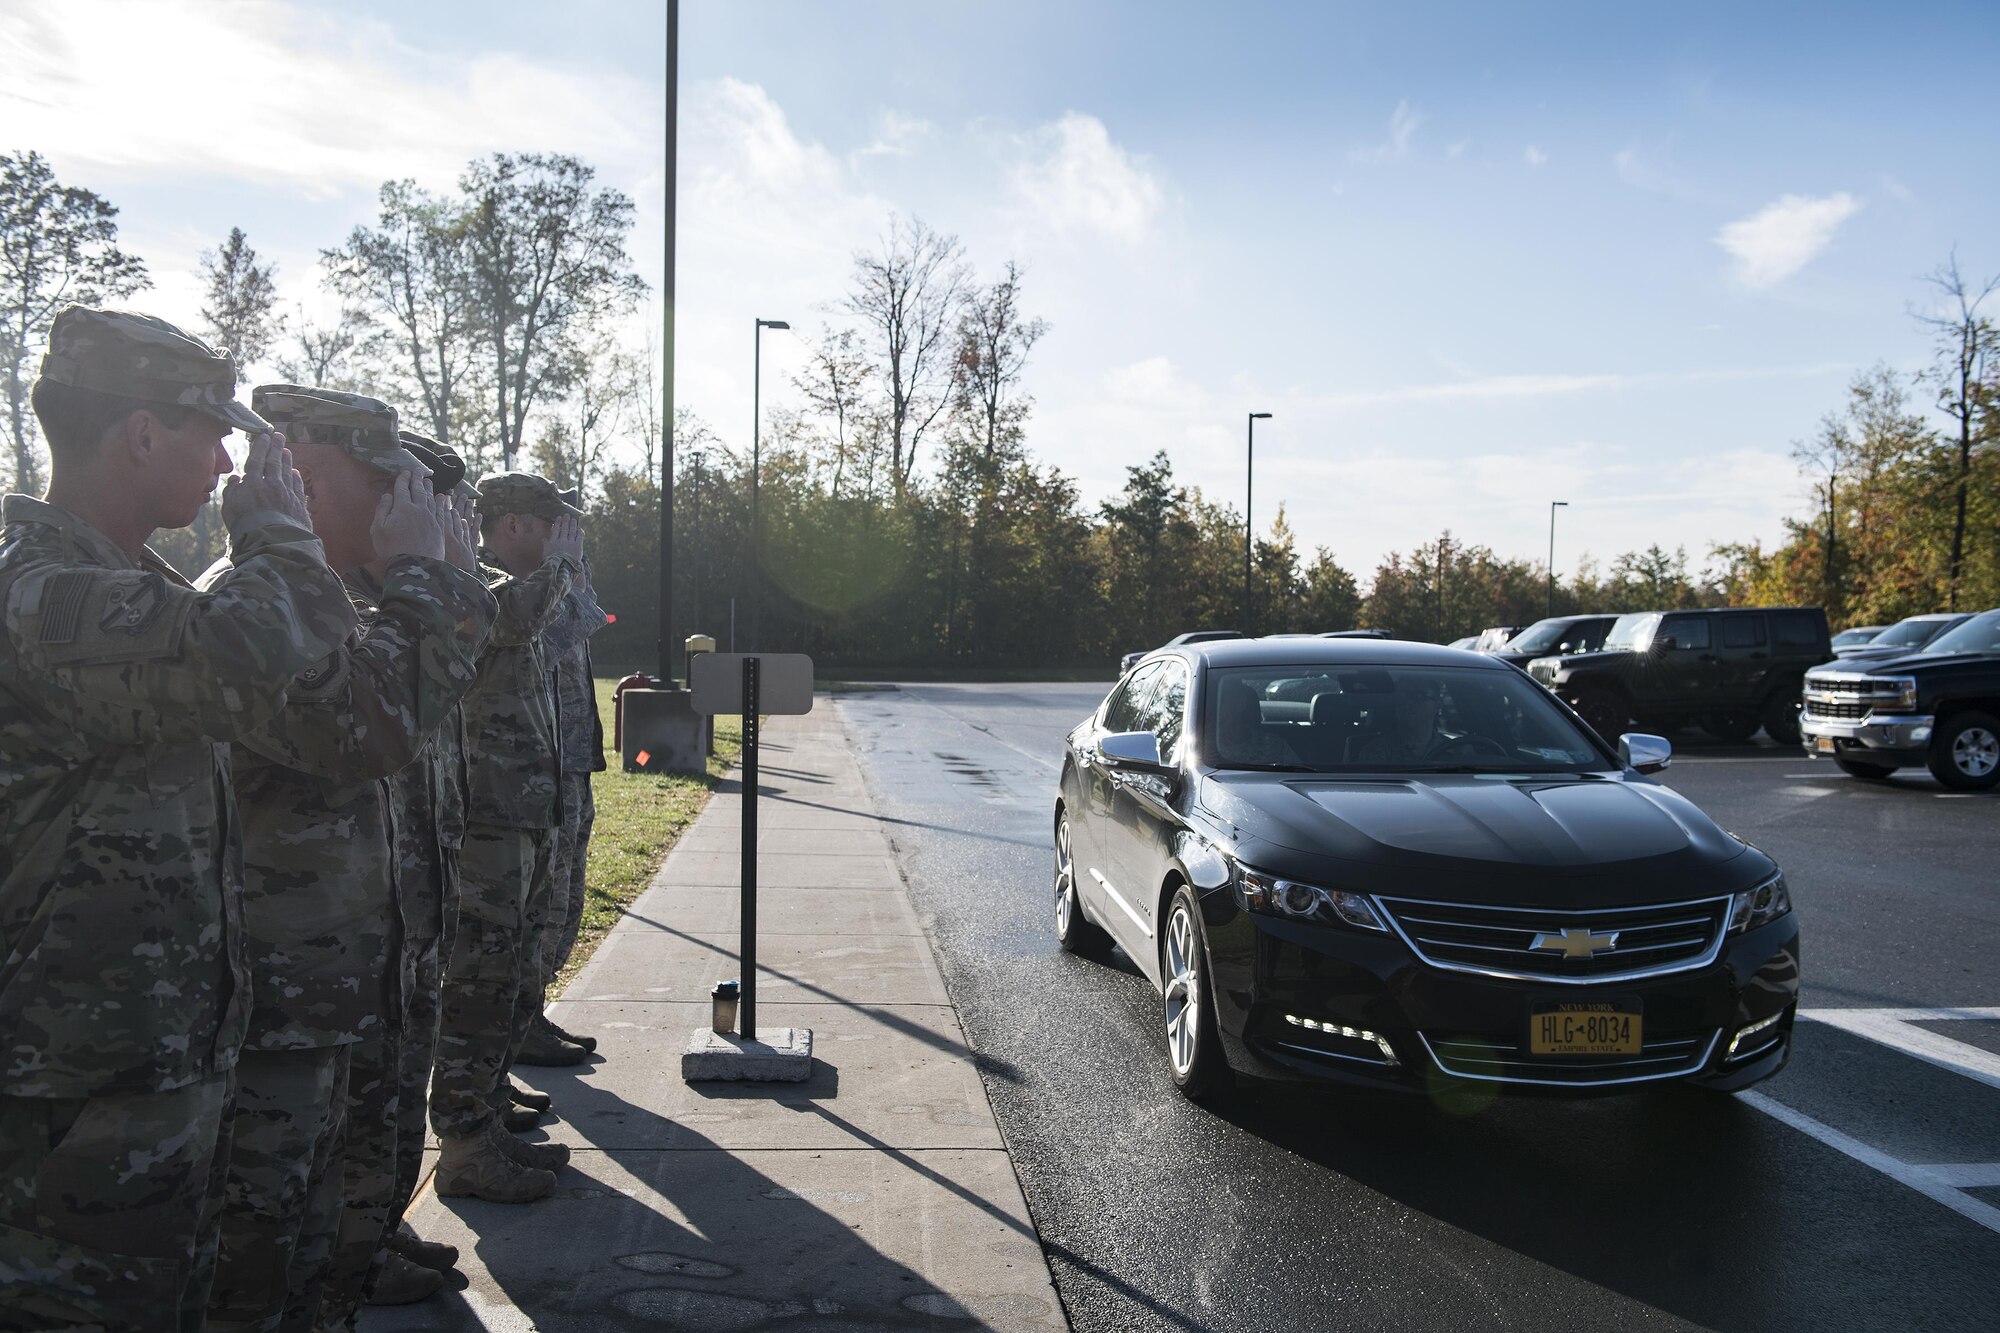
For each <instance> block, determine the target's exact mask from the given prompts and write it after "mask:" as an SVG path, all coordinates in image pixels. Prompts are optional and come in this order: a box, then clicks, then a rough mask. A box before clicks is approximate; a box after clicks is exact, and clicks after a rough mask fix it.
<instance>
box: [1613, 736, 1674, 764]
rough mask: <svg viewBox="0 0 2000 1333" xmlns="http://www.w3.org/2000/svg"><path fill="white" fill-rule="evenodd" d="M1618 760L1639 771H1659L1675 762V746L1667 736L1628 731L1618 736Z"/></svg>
mask: <svg viewBox="0 0 2000 1333" xmlns="http://www.w3.org/2000/svg"><path fill="white" fill-rule="evenodd" d="M1618 762H1619V763H1621V764H1623V765H1625V767H1627V768H1629V769H1631V770H1633V771H1634V772H1637V773H1657V772H1659V771H1660V770H1661V769H1663V768H1665V767H1666V766H1667V765H1669V764H1671V763H1673V762H1674V747H1673V744H1672V742H1670V741H1668V740H1667V738H1666V737H1665V736H1648V735H1647V734H1646V733H1645V732H1643V731H1628V732H1626V733H1625V734H1624V735H1623V736H1620V737H1619V738H1618Z"/></svg>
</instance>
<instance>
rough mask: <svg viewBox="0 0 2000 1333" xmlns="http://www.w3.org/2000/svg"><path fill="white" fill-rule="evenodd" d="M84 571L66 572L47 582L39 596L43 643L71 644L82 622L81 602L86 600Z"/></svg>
mask: <svg viewBox="0 0 2000 1333" xmlns="http://www.w3.org/2000/svg"><path fill="white" fill-rule="evenodd" d="M90 583H91V574H90V571H89V570H87V569H66V570H64V571H63V572H62V573H60V574H58V575H56V576H55V577H54V578H52V579H50V580H49V582H48V586H47V587H46V588H45V589H44V590H43V593H42V632H41V636H40V637H41V641H42V642H43V643H74V642H76V627H77V625H78V624H79V623H80V622H81V621H82V620H83V603H84V599H85V598H87V597H89V596H90Z"/></svg>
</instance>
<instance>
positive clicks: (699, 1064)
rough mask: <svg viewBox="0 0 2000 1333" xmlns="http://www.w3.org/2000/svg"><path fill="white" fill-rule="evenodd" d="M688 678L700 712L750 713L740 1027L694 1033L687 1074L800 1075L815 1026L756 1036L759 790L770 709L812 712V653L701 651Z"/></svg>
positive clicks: (684, 1063) (746, 723)
mask: <svg viewBox="0 0 2000 1333" xmlns="http://www.w3.org/2000/svg"><path fill="white" fill-rule="evenodd" d="M688 679H689V685H690V686H691V693H690V697H691V699H692V700H693V704H694V710H695V712H697V713H705V714H708V715H709V716H711V717H713V716H714V715H715V714H717V713H723V714H731V713H734V714H739V715H741V716H742V718H743V760H742V764H743V769H742V771H743V866H742V872H741V878H740V881H739V882H740V884H741V886H742V890H741V905H740V909H739V910H740V914H741V915H740V922H741V933H740V936H739V938H738V941H737V965H738V966H739V968H740V969H741V971H742V975H741V977H740V978H739V987H740V989H739V995H740V999H739V1002H738V1005H737V1024H736V1027H737V1030H736V1031H735V1032H716V1031H714V1030H713V1029H712V1028H711V1029H704V1030H702V1031H698V1032H696V1033H695V1036H694V1040H693V1042H692V1043H691V1044H690V1045H689V1047H688V1050H687V1051H686V1052H685V1053H683V1054H682V1056H681V1075H682V1077H683V1078H686V1079H689V1080H690V1081H692V1080H696V1079H759V1080H764V1079H775V1080H793V1081H796V1080H799V1079H803V1078H805V1077H806V1076H807V1073H808V1072H809V1070H810V1068H811V1065H812V1030H811V1029H810V1028H799V1029H791V1028H778V1029H773V1030H772V1032H771V1033H770V1035H769V1038H768V1039H760V1038H759V1037H758V1035H757V788H758V785H759V783H758V772H757V764H758V747H759V740H760V733H761V732H762V731H763V717H764V716H765V715H766V714H799V713H809V712H811V711H812V659H811V658H810V657H807V656H806V655H805V654H804V653H712V652H711V653H698V654H695V655H694V656H693V657H691V658H690V660H689V664H688Z"/></svg>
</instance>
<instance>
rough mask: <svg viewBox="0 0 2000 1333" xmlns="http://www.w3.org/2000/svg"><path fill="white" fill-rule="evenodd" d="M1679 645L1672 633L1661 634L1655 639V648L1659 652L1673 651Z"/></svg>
mask: <svg viewBox="0 0 2000 1333" xmlns="http://www.w3.org/2000/svg"><path fill="white" fill-rule="evenodd" d="M1678 647H1680V645H1679V644H1677V643H1675V642H1674V636H1673V635H1671V634H1661V635H1658V636H1656V637H1655V638H1654V640H1653V648H1654V650H1655V651H1658V652H1672V651H1673V650H1674V649H1676V648H1678Z"/></svg>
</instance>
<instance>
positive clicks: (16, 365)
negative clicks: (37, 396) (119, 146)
mask: <svg viewBox="0 0 2000 1333" xmlns="http://www.w3.org/2000/svg"><path fill="white" fill-rule="evenodd" d="M117 218H118V210H117V209H116V208H114V207H112V206H111V205H110V204H109V203H107V202H106V201H105V200H104V199H102V198H100V197H99V196H98V195H96V194H93V193H91V192H90V191H89V190H85V189H81V188H79V187H77V186H72V185H63V184H62V183H60V182H59V181H57V180H56V178H55V173H54V171H52V170H51V169H50V167H49V164H48V160H47V159H46V158H44V157H43V156H42V155H41V154H40V153H36V152H28V153H25V154H23V153H7V154H0V368H4V370H5V375H6V389H7V437H8V440H7V442H8V446H9V452H10V454H11V458H10V462H11V464H12V469H11V470H12V474H13V475H12V479H11V480H12V485H13V488H14V489H16V490H19V491H29V492H34V491H40V490H41V489H42V484H43V478H42V465H41V454H40V441H39V432H38V431H37V428H36V426H35V422H34V414H33V413H32V412H31V411H30V410H29V406H28V392H29V389H30V387H31V385H32V384H33V381H34V378H35V371H34V360H33V358H35V357H36V356H38V355H39V354H40V352H41V349H42V347H43V344H44V342H45V341H46V339H47V337H48V327H49V323H50V321H52V320H53V319H54V318H55V316H56V312H57V311H59V310H61V309H62V308H63V307H64V306H66V305H69V304H71V303H72V302H74V303H78V304H82V305H101V304H103V303H104V302H106V301H110V300H116V299H119V298H122V297H126V296H130V295H131V294H132V293H134V292H137V291H140V290H142V289H144V288H145V287H146V286H147V285H148V283H149V279H148V278H147V276H146V266H145V265H144V264H143V263H141V262H140V261H139V259H138V258H137V257H136V256H134V255H130V254H127V253H126V252H125V251H123V250H120V249H119V248H118V221H117Z"/></svg>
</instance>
